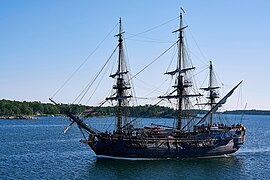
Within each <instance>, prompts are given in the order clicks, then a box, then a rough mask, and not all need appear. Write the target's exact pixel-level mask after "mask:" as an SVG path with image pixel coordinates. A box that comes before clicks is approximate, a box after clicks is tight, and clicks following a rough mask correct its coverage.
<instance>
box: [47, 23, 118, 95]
mask: <svg viewBox="0 0 270 180" xmlns="http://www.w3.org/2000/svg"><path fill="white" fill-rule="evenodd" d="M117 25H118V24H116V25H115V26H114V27H113V28H112V30H111V31H110V32H109V33H108V34H107V35H106V37H105V38H104V39H103V40H102V41H101V42H100V43H99V44H98V45H97V46H96V48H95V49H94V50H93V51H92V52H91V53H90V54H89V55H88V56H87V57H86V58H85V60H84V61H83V62H82V63H81V64H80V65H79V67H78V68H77V69H76V70H75V71H74V72H73V73H72V74H71V75H70V76H69V78H68V79H67V80H66V81H65V82H64V83H63V84H62V86H60V88H59V89H58V90H57V91H56V92H55V93H54V94H53V95H52V96H51V99H53V98H54V97H55V96H56V95H57V94H58V93H59V92H60V91H61V90H62V89H63V88H64V87H65V85H66V84H67V83H68V82H69V81H70V80H71V79H72V78H73V77H74V76H75V74H76V73H77V72H78V71H79V70H80V69H81V68H82V66H83V65H84V64H85V63H86V62H87V61H88V60H89V58H90V57H91V56H92V55H93V54H94V53H95V52H96V51H97V50H98V49H99V47H100V46H101V45H102V44H103V43H104V41H105V40H106V39H107V38H108V37H109V36H110V34H111V33H112V32H113V31H114V29H115V28H116V27H117Z"/></svg>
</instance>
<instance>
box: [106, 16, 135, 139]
mask: <svg viewBox="0 0 270 180" xmlns="http://www.w3.org/2000/svg"><path fill="white" fill-rule="evenodd" d="M123 34H124V32H123V31H122V20H121V18H120V20H119V33H118V34H117V35H115V37H118V66H117V71H116V73H115V74H112V75H110V77H112V78H114V79H116V84H115V85H113V89H114V90H115V93H114V94H113V96H111V97H108V98H106V100H115V101H117V122H116V133H118V134H121V133H122V132H123V129H122V127H123V117H125V111H124V107H125V106H126V105H127V104H128V101H127V99H128V98H131V97H132V96H131V95H127V90H128V89H130V88H131V87H130V86H129V83H128V82H127V81H128V79H127V73H128V71H127V67H126V62H125V58H124V50H123ZM114 95H115V96H114Z"/></svg>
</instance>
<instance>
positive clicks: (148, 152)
mask: <svg viewBox="0 0 270 180" xmlns="http://www.w3.org/2000/svg"><path fill="white" fill-rule="evenodd" d="M243 142H244V136H243V137H237V138H225V139H221V138H207V139H182V138H175V139H169V138H167V139H166V138H162V139H153V138H150V139H121V138H119V139H110V138H108V139H107V138H106V139H99V140H97V139H96V141H92V140H89V141H88V144H89V146H90V147H91V148H92V149H93V151H94V152H95V153H96V155H105V156H113V157H124V158H185V157H206V156H219V155H227V154H231V153H234V152H236V151H237V150H238V149H239V148H240V147H241V145H242V144H243Z"/></svg>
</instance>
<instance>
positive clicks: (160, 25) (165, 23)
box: [126, 16, 179, 39]
mask: <svg viewBox="0 0 270 180" xmlns="http://www.w3.org/2000/svg"><path fill="white" fill-rule="evenodd" d="M178 18H179V16H177V17H176V18H173V19H171V20H169V21H166V22H165V23H162V24H160V25H158V26H155V27H153V28H150V29H148V30H146V31H143V32H140V33H137V34H135V35H133V36H130V37H127V38H126V39H129V38H132V37H134V36H138V35H140V34H144V33H147V32H149V31H152V30H154V29H157V28H159V27H161V26H164V25H165V24H168V23H169V22H171V21H174V20H175V19H178Z"/></svg>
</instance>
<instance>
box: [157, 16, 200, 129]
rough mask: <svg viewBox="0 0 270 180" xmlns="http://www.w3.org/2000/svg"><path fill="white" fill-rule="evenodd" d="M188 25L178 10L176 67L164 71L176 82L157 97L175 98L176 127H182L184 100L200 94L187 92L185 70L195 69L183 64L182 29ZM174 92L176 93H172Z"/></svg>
mask: <svg viewBox="0 0 270 180" xmlns="http://www.w3.org/2000/svg"><path fill="white" fill-rule="evenodd" d="M187 27H188V26H183V15H182V12H180V27H179V29H178V30H175V31H173V33H176V32H178V33H179V35H178V57H177V68H176V70H174V71H170V72H166V73H165V74H169V75H172V76H174V75H175V76H176V84H175V85H174V86H173V88H175V90H174V91H173V92H171V93H170V94H169V95H168V96H160V97H159V98H167V99H177V110H178V111H177V125H176V129H178V130H181V129H182V119H183V110H184V100H185V99H188V98H191V97H196V96H201V95H200V94H188V93H187V92H188V91H187V90H186V89H187V88H189V87H191V86H192V83H191V81H189V80H188V78H187V77H186V76H187V74H186V73H187V72H188V71H190V70H193V69H195V67H186V66H187V65H186V64H185V56H184V29H185V28H187ZM174 92H176V95H172V94H173V93H174Z"/></svg>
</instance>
